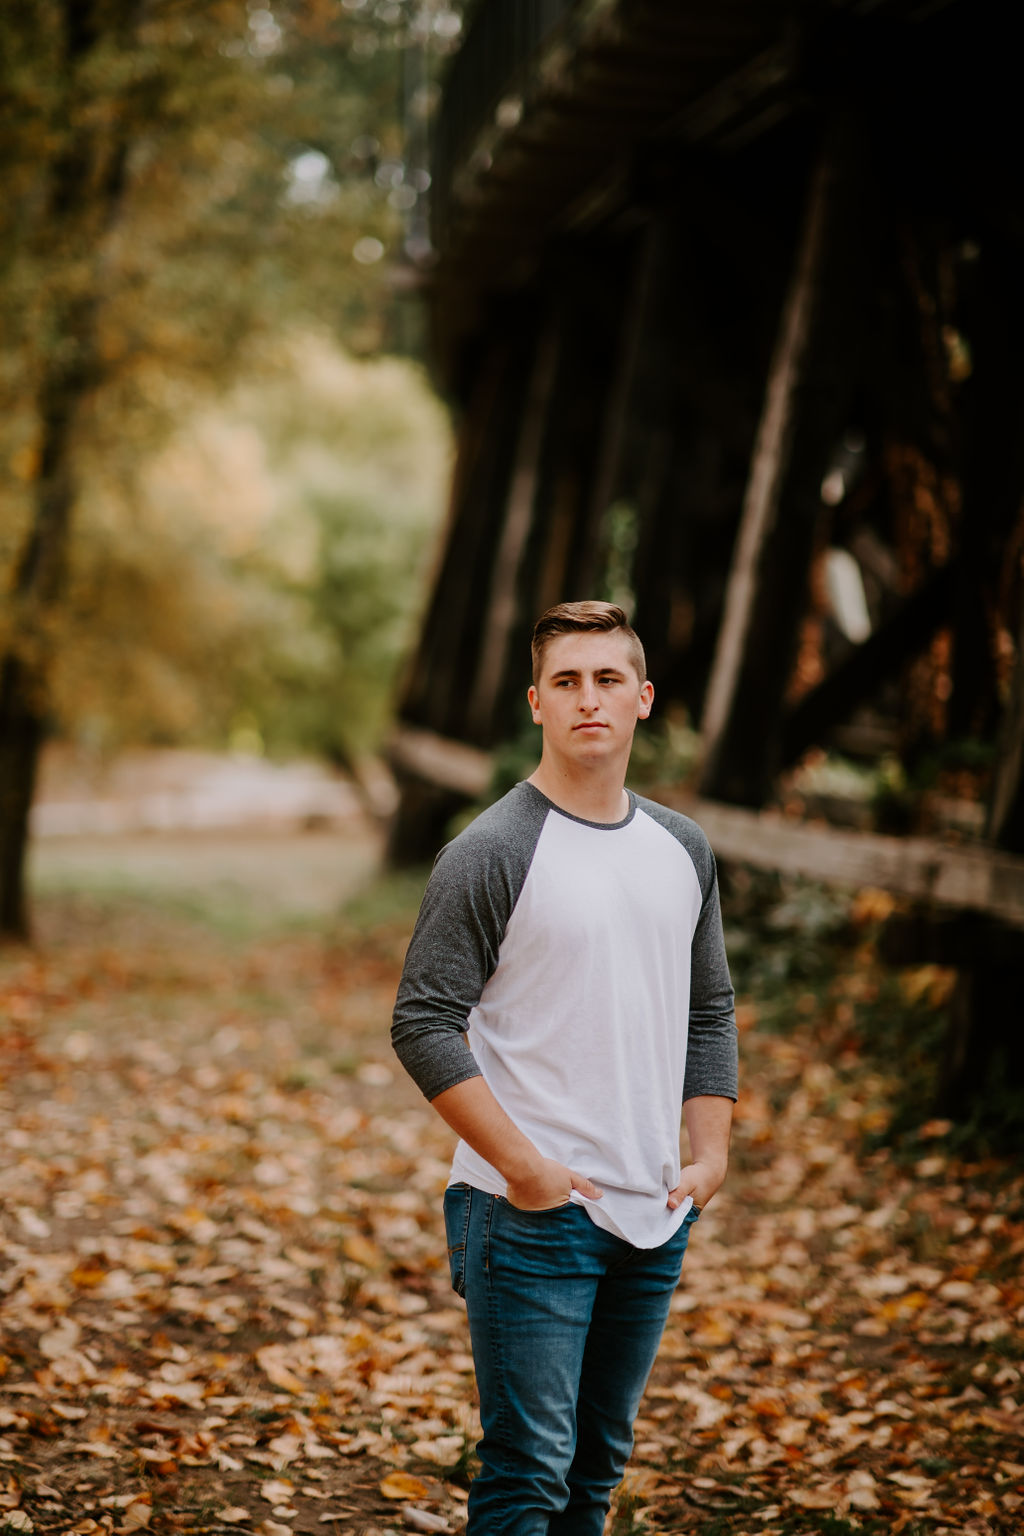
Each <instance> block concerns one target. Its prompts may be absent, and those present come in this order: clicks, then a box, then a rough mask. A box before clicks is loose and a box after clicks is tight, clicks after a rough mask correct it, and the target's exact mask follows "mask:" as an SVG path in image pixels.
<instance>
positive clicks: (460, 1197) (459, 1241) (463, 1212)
mask: <svg viewBox="0 0 1024 1536" xmlns="http://www.w3.org/2000/svg"><path fill="white" fill-rule="evenodd" d="M472 1198H473V1191H472V1189H471V1188H470V1186H469V1185H468V1184H451V1185H449V1187H448V1188H447V1189H446V1190H445V1192H444V1230H445V1236H446V1239H447V1243H448V1268H449V1270H450V1272H451V1277H452V1290H453V1291H454V1292H455V1294H456V1295H457V1296H465V1294H466V1238H467V1236H468V1233H469V1207H470V1203H471V1201H472Z"/></svg>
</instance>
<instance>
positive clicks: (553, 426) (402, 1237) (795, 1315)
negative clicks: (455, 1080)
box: [0, 0, 1024, 1536]
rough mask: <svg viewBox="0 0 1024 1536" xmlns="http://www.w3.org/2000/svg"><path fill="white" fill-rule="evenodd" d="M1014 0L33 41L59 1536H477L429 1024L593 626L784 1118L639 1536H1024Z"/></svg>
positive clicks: (11, 1333) (6, 840) (30, 684)
mask: <svg viewBox="0 0 1024 1536" xmlns="http://www.w3.org/2000/svg"><path fill="white" fill-rule="evenodd" d="M1013 13H1014V11H1013V7H1008V6H1005V5H1001V6H1000V5H996V4H994V3H991V0H717V3H715V4H713V5H711V4H707V3H696V0H464V3H461V4H457V3H455V0H32V3H29V4H24V3H23V4H7V5H0V99H2V101H3V110H2V112H0V170H2V177H0V189H2V191H0V1301H2V1307H0V1324H2V1328H0V1529H2V1530H18V1531H32V1530H35V1531H38V1532H52V1533H53V1536H58V1533H61V1536H64V1533H68V1532H70V1531H74V1532H81V1533H87V1532H97V1531H100V1530H103V1531H112V1530H114V1529H116V1530H118V1531H123V1532H128V1531H135V1530H140V1529H149V1530H151V1531H153V1532H154V1533H157V1536H172V1533H175V1532H182V1531H200V1530H214V1529H216V1530H217V1531H223V1530H225V1529H228V1528H230V1529H240V1528H242V1527H243V1526H244V1528H246V1529H253V1530H255V1529H257V1528H259V1529H260V1530H261V1531H263V1532H264V1533H266V1536H282V1533H285V1532H287V1531H289V1530H291V1531H294V1532H295V1533H296V1536H313V1533H314V1532H317V1531H323V1530H324V1529H326V1525H325V1522H330V1521H334V1522H335V1523H338V1522H340V1524H338V1527H337V1528H339V1529H344V1530H346V1531H351V1532H353V1533H356V1532H358V1533H359V1536H385V1532H393V1531H395V1530H397V1529H399V1528H400V1529H403V1530H410V1529H414V1530H419V1531H423V1530H430V1531H439V1532H445V1531H448V1532H451V1533H457V1532H458V1531H459V1530H460V1529H461V1528H462V1526H463V1524H464V1520H465V1501H466V1497H467V1487H468V1483H469V1479H470V1477H471V1476H472V1471H473V1465H474V1463H473V1445H474V1443H475V1440H476V1436H477V1433H478V1424H477V1419H476V1410H475V1405H474V1389H473V1379H472V1372H471V1360H470V1358H469V1355H468V1353H467V1341H466V1337H465V1331H464V1317H463V1314H462V1312H461V1311H460V1310H459V1308H458V1305H457V1304H456V1303H454V1301H453V1298H452V1296H451V1293H450V1289H449V1286H448V1283H447V1279H446V1265H445V1261H444V1237H443V1232H442V1230H441V1222H440V1199H439V1196H440V1193H441V1190H442V1188H443V1185H444V1183H445V1179H446V1177H447V1169H448V1166H449V1163H450V1153H451V1146H450V1137H449V1134H448V1132H447V1129H446V1127H445V1126H444V1125H443V1124H442V1122H441V1121H440V1120H439V1119H438V1117H437V1116H436V1115H435V1114H434V1113H433V1111H432V1110H431V1109H430V1107H429V1106H428V1105H427V1104H426V1102H425V1101H423V1100H422V1099H421V1097H420V1095H419V1093H418V1091H417V1090H416V1089H415V1087H414V1085H413V1084H412V1082H411V1081H410V1080H409V1079H407V1078H406V1077H405V1075H404V1074H403V1073H402V1072H401V1071H400V1069H399V1068H398V1067H397V1065H396V1064H395V1062H394V1059H393V1055H392V1052H391V1049H390V1043H389V1038H388V1022H389V1018H390V1011H391V1007H392V1003H393V998H394V994H395V988H396V985H397V981H398V977H399V974H400V969H401V964H402V959H403V955H404V951H405V948H406V945H407V942H408V936H409V933H410V931H411V928H412V924H413V922H414V920H415V914H416V910H417V906H418V903H419V899H420V895H421V892H422V888H423V884H424V881H425V879H426V875H427V871H428V869H429V865H430V861H431V860H432V858H433V857H434V854H435V852H436V850H437V849H438V847H439V846H440V845H441V843H442V842H443V841H444V840H445V839H446V838H447V837H449V836H450V835H452V832H453V831H454V830H456V829H457V828H459V827H460V826H461V825H464V824H465V822H466V821H467V820H468V819H469V818H471V817H472V816H473V815H474V814H476V813H477V812H478V811H479V809H480V807H481V806H482V805H484V804H485V803H487V802H488V801H490V800H492V799H493V798H495V797H496V796H497V795H499V794H500V793H502V792H503V790H504V789H505V788H507V787H508V786H509V785H510V784H512V783H514V782H515V781H516V780H517V779H519V778H520V777H522V776H523V775H524V774H528V773H529V772H530V771H531V770H532V768H533V766H534V764H535V762H536V755H537V748H538V742H537V738H536V734H535V730H534V728H533V727H532V725H531V724H530V721H529V714H528V711H527V709H526V704H525V684H526V682H527V666H528V661H527V658H528V637H529V630H530V626H531V624H532V622H533V620H534V619H535V617H536V616H537V614H538V613H539V612H541V611H542V610H543V609H544V608H545V607H547V606H548V605H549V604H551V603H554V602H556V601H558V600H559V599H563V598H567V599H572V598H580V597H591V596H598V597H604V598H608V599H612V600H614V601H616V602H620V603H622V604H623V605H624V606H625V607H626V608H627V609H628V610H629V612H630V614H631V615H632V616H633V618H634V621H635V623H636V626H637V628H638V630H639V632H640V634H641V636H642V637H643V639H644V641H645V644H646V648H647V655H648V660H649V665H650V670H651V675H652V677H653V680H654V684H655V688H656V694H657V697H656V703H655V712H654V716H653V718H652V719H651V720H650V721H649V722H647V723H646V725H645V728H644V730H643V731H642V733H641V732H638V736H637V741H636V745H635V749H634V754H633V758H632V762H631V770H630V775H631V776H630V782H631V784H632V785H633V786H634V787H635V788H636V789H637V790H639V791H641V792H644V793H647V794H650V795H653V796H655V797H658V798H660V799H662V800H663V801H665V802H666V803H669V804H671V805H674V806H677V807H679V808H681V809H682V810H684V811H686V812H689V813H690V814H692V815H693V816H695V817H696V818H697V819H698V821H699V822H700V823H701V825H702V826H703V827H704V828H705V829H706V831H707V833H708V836H709V839H710V841H711V844H712V846H713V848H714V849H715V852H716V856H717V858H718V869H719V883H720V887H721V891H722V904H723V915H724V920H725V925H726V941H727V947H728V952H729V957H730V966H731V969H732V973H733V978H734V981H735V985H736V991H737V1024H738V1028H739V1031H740V1046H741V1062H742V1076H741V1083H742V1092H741V1096H740V1100H739V1104H738V1106H737V1113H736V1124H735V1134H734V1138H733V1150H732V1155H731V1165H730V1176H729V1180H728V1182H727V1184H726V1186H725V1187H724V1189H723V1190H722V1192H721V1194H720V1196H718V1197H716V1199H715V1201H714V1202H713V1204H712V1206H711V1208H710V1209H709V1210H708V1211H706V1212H705V1214H704V1215H703V1216H702V1218H701V1226H700V1232H699V1241H698V1242H697V1243H696V1244H695V1245H694V1252H693V1254H692V1255H688V1256H687V1261H686V1267H685V1270H684V1275H683V1281H682V1286H681V1289H680V1291H679V1294H678V1296H677V1298H676V1302H675V1303H674V1308H673V1318H672V1321H671V1324H670V1328H669V1331H668V1334H667V1335H666V1340H665V1345H664V1348H663V1350H662V1354H661V1358H660V1360H659V1362H658V1364H657V1366H656V1369H655V1373H654V1376H653V1378H652V1383H651V1391H650V1393H649V1395H648V1400H647V1403H646V1405H645V1408H644V1413H643V1416H642V1418H641V1420H640V1421H639V1423H638V1436H637V1447H636V1453H635V1456H634V1460H633V1465H632V1468H631V1471H630V1474H629V1478H628V1480H627V1483H626V1485H625V1486H624V1488H623V1489H622V1490H621V1491H620V1494H619V1495H618V1497H617V1505H616V1511H615V1514H614V1516H613V1517H612V1520H611V1522H610V1525H609V1532H610V1536H641V1533H648V1536H653V1533H654V1532H656V1531H666V1532H668V1531H672V1532H677V1533H678V1532H683V1531H686V1532H691V1533H693V1536H721V1533H722V1531H723V1530H726V1529H727V1530H729V1531H730V1533H732V1536H753V1533H754V1532H755V1531H756V1532H758V1533H764V1536H890V1533H896V1532H904V1533H905V1536H925V1533H926V1532H928V1533H932V1536H941V1533H953V1532H956V1533H958V1536H960V1533H970V1536H1019V1532H1020V1530H1021V1528H1022V1526H1021V1512H1022V1510H1024V1465H1022V1463H1021V1454H1020V1447H1021V1444H1022V1437H1024V1396H1022V1393H1024V1386H1022V1383H1024V1344H1022V1339H1024V1285H1022V1281H1021V1259H1022V1255H1024V1173H1022V1167H1021V1149H1022V1147H1024V1029H1022V1028H1021V1022H1022V1006H1021V995H1022V982H1024V975H1022V972H1024V942H1022V935H1024V666H1022V664H1021V654H1022V650H1024V633H1022V625H1024V601H1022V597H1024V590H1022V589H1024V582H1022V559H1024V517H1022V501H1024V368H1022V366H1021V359H1022V357H1024V286H1022V282H1021V273H1022V271H1024V263H1022V259H1021V258H1022V254H1024V188H1022V186H1021V158H1020V153H1019V144H1020V124H1019V115H1020V114H1019V100H1020V84H1019V78H1018V77H1019V64H1018V62H1017V58H1018V51H1017V49H1016V47H1015V44H1014V36H1015V34H1012V33H1011V30H1010V29H1011V24H1012V16H1013ZM270 1474H272V1475H270ZM268 1510H270V1512H271V1515H272V1517H273V1518H271V1519H265V1518H264V1517H265V1516H266V1515H267V1511H268ZM333 1528H334V1526H332V1529H333Z"/></svg>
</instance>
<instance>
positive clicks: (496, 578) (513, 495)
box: [466, 311, 559, 741]
mask: <svg viewBox="0 0 1024 1536" xmlns="http://www.w3.org/2000/svg"><path fill="white" fill-rule="evenodd" d="M558 351H559V327H558V316H557V314H556V313H554V311H552V312H550V313H549V314H548V316H547V319H546V321H545V323H544V325H543V326H542V328H541V330H540V333H539V336H538V339H537V348H536V353H535V356H534V360H533V367H532V369H531V374H530V382H529V385H528V387H527V392H526V400H525V403H524V406H523V415H522V420H521V422H520V427H519V440H518V443H517V444H516V455H515V461H514V463H513V466H512V475H511V478H510V481H509V486H508V494H507V497H506V501H505V509H504V514H505V515H504V522H503V524H502V528H501V536H500V538H499V539H498V541H497V546H496V549H495V552H494V561H493V565H492V567H491V579H490V589H489V600H488V602H487V607H486V617H485V620H484V627H483V633H482V635H481V639H480V650H479V653H478V657H477V665H476V675H475V678H474V680H473V685H472V690H471V693H470V702H469V709H468V711H467V717H466V718H467V724H468V728H469V734H470V735H471V736H472V737H473V738H474V739H475V740H477V741H489V740H490V739H491V735H492V727H493V722H494V713H495V705H496V703H497V700H498V697H499V693H500V689H501V683H502V679H503V677H504V673H505V668H506V665H507V661H508V649H509V639H510V636H511V634H512V629H513V626H514V625H515V622H516V618H517V614H518V595H519V576H520V570H521V567H522V563H523V556H524V554H525V551H526V544H527V539H528V537H529V534H530V527H531V524H532V522H533V518H534V515H535V511H536V503H537V482H538V478H539V473H540V458H541V449H542V447H543V444H544V434H545V428H546V425H547V419H548V412H549V409H550V406H551V392H552V389H553V387H554V382H555V374H556V370H557V366H558ZM466 660H467V661H468V658H466Z"/></svg>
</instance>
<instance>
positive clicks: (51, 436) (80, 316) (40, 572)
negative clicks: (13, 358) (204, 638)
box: [0, 0, 139, 939]
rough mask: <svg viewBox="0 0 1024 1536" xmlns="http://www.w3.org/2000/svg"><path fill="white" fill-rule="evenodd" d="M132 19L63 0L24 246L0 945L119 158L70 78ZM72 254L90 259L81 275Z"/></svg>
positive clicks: (17, 883)
mask: <svg viewBox="0 0 1024 1536" xmlns="http://www.w3.org/2000/svg"><path fill="white" fill-rule="evenodd" d="M138 9H139V7H138V3H137V0H124V3H122V4H121V5H118V6H115V7H113V8H112V9H111V8H110V7H106V6H102V5H101V4H100V3H99V0H93V3H90V4H81V3H78V0H65V5H64V6H63V8H62V20H63V33H64V45H65V81H64V97H63V100H62V102H61V104H60V106H59V108H58V112H57V115H56V118H55V122H54V136H55V139H56V141H57V142H58V144H59V148H58V152H57V154H56V155H55V158H54V161H53V164H52V166H51V168H50V184H49V195H48V198H47V202H46V206H45V208H44V211H43V213H42V215H41V217H40V222H39V226H38V230H37V236H36V240H37V245H38V248H39V253H40V263H41V267H43V266H44V264H45V267H48V268H49V270H50V273H51V278H50V295H49V300H50V302H49V314H48V317H47V318H48V322H49V331H50V342H49V351H48V354H47V356H46V357H45V358H44V359H43V362H42V366H41V369H40V373H41V383H40V386H39V390H38V397H37V412H38V419H39V441H40V459H39V472H38V478H37V481H36V486H35V496H34V501H33V508H32V521H31V525H30V528H29V532H28V535H27V538H26V540H25V544H24V547H23V549H22V552H21V555H20V558H19V559H18V562H17V565H16V569H15V576H14V583H13V590H12V592H11V607H12V609H13V613H14V619H15V622H14V625H13V626H12V629H13V640H12V641H11V642H10V644H9V646H8V650H7V652H6V654H5V655H3V656H2V657H0V939H3V938H15V939H24V938H27V937H28V933H29V912H28V903H27V899H26V892H25V855H26V850H27V846H28V829H29V813H30V811H31V807H32V797H33V793H34V790H35V782H36V773H37V767H38V760H39V750H40V747H41V745H42V742H43V739H44V736H45V727H46V717H47V709H48V703H47V701H48V694H49V686H50V678H51V672H52V664H53V655H54V645H55V642H54V630H55V622H54V621H55V618H56V617H57V615H58V613H59V608H60V603H61V600H62V597H63V593H64V583H65V573H66V569H67V558H68V545H69V540H70V533H71V518H72V512H73V508H74V503H75V498H76V493H77V484H76V474H75V438H76V430H77V426H78V422H79V418H80V416H81V412H82V407H83V405H84V403H85V402H86V401H87V400H88V398H89V397H90V395H91V394H92V393H93V391H94V390H95V388H96V385H97V383H98V380H99V377H100V372H101V363H100V357H99V350H98V347H97V318H98V314H99V307H100V302H101V296H102V288H103V281H104V272H103V245H104V238H105V236H106V235H107V234H108V232H109V230H110V228H111V226H112V224H113V223H114V220H115V218H116V214H117V210H118V207H119V204H120V199H121V192H122V188H123V185H124V174H125V160H126V154H127V142H126V140H125V136H124V133H125V130H124V128H123V127H120V126H119V125H118V123H117V115H116V114H114V115H113V120H114V128H113V130H112V129H111V128H110V127H109V126H108V125H107V122H106V120H105V117H104V115H101V120H100V121H99V122H98V123H96V125H95V126H87V127H83V126H82V123H81V117H82V115H83V106H84V105H87V104H88V103H83V101H82V99H81V94H82V91H83V87H82V86H81V85H80V72H81V66H82V61H83V59H85V57H86V56H87V55H88V54H89V52H90V51H91V50H92V49H94V48H95V47H96V46H97V45H98V44H99V43H100V42H101V41H104V40H105V39H109V38H110V37H111V36H112V35H113V36H116V37H118V38H123V37H124V36H125V35H126V34H127V33H128V32H129V31H130V29H131V26H132V25H133V23H134V20H135V17H136V14H137V11H138ZM88 90H89V86H88V84H86V85H85V86H84V91H85V92H88ZM83 251H88V252H90V253H91V261H90V262H89V263H88V265H87V266H85V270H84V271H83V263H82V252H83Z"/></svg>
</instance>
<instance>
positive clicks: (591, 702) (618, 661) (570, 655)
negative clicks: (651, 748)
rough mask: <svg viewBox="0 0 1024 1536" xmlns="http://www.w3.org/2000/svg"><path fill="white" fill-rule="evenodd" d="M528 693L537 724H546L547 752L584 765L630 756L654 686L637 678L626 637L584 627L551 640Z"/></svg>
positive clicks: (544, 725) (545, 740)
mask: <svg viewBox="0 0 1024 1536" xmlns="http://www.w3.org/2000/svg"><path fill="white" fill-rule="evenodd" d="M528 697H529V700H530V708H531V710H532V711H533V719H534V724H536V725H540V726H543V728H544V748H545V751H549V752H550V751H553V752H555V753H556V754H557V755H558V756H560V757H561V756H565V757H567V758H569V759H570V760H572V761H577V762H581V763H586V762H598V761H601V760H603V759H605V758H617V757H619V756H621V757H622V758H623V759H625V758H626V757H628V756H629V749H630V747H631V745H632V742H633V731H634V730H635V728H636V722H637V721H638V720H646V719H647V716H648V715H649V714H650V712H651V703H652V701H653V699H654V689H653V687H652V686H651V684H650V683H641V681H640V679H639V677H638V676H637V673H636V669H635V667H634V665H633V661H632V658H631V655H630V645H629V641H628V640H627V638H626V636H625V635H623V634H621V633H618V632H616V631H615V630H607V631H606V630H584V631H582V632H580V633H578V634H568V635H555V637H554V638H553V639H552V640H549V641H548V644H547V646H546V647H545V650H544V663H543V669H542V672H541V676H540V681H539V682H538V683H537V684H536V686H534V687H532V688H531V689H530V691H529V695H528Z"/></svg>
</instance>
